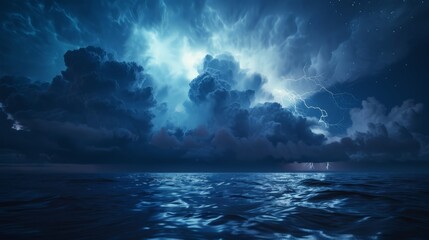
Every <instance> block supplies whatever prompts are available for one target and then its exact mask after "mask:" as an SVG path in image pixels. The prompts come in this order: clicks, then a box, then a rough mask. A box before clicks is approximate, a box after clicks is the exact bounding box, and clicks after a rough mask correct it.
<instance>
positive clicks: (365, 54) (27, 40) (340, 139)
mask: <svg viewBox="0 0 429 240" xmlns="http://www.w3.org/2000/svg"><path fill="white" fill-rule="evenodd" d="M88 4H89V6H88V5H85V6H83V5H82V4H80V3H76V2H74V1H63V0H56V1H37V0H36V1H28V2H25V3H19V2H11V1H9V2H4V3H2V4H1V5H2V7H1V8H0V20H1V25H0V33H1V34H0V49H1V52H2V54H1V63H0V76H3V77H2V78H1V80H0V103H1V111H0V112H1V115H0V123H1V128H0V130H1V132H2V135H4V136H8V138H7V139H5V138H3V139H2V140H1V148H2V149H7V151H11V152H15V153H19V154H21V153H22V154H25V155H30V156H32V157H33V158H34V156H41V155H43V156H44V157H47V158H58V159H65V158H67V159H77V158H80V159H91V158H92V157H94V156H96V157H94V159H110V160H112V161H117V159H119V158H121V159H123V158H127V159H132V161H141V162H144V163H147V162H151V163H152V164H158V163H157V161H161V162H163V161H166V162H169V161H170V162H177V161H176V160H181V161H183V162H194V161H203V162H204V161H219V160H220V159H222V161H229V160H231V161H236V160H239V161H240V160H246V159H253V160H256V161H261V162H269V163H279V162H283V161H314V162H315V161H335V160H373V159H376V160H378V159H382V160H387V159H412V158H414V159H423V158H424V157H425V156H429V155H428V153H429V148H428V146H429V145H428V138H427V136H426V135H425V134H424V133H423V131H421V129H420V127H421V121H420V120H419V116H420V115H421V113H422V111H423V105H422V104H420V103H415V102H413V101H411V100H407V101H404V103H403V104H402V105H400V106H396V107H393V108H392V109H391V110H389V111H388V109H387V107H385V106H384V104H382V103H380V102H378V101H377V100H375V98H368V99H367V100H365V101H363V102H362V107H359V108H354V109H352V110H351V111H350V118H348V116H347V119H346V120H345V122H347V121H348V120H351V126H343V127H342V131H340V133H333V132H330V130H331V129H330V126H332V125H330V124H329V123H325V122H323V121H324V120H326V119H327V116H328V112H327V111H326V110H325V109H323V108H321V107H320V106H321V105H322V104H321V103H319V102H317V101H309V100H312V99H311V98H312V97H313V96H314V95H315V94H316V93H319V92H321V91H322V92H324V93H326V94H327V95H329V96H330V97H332V99H333V101H334V104H335V106H338V104H337V102H336V96H338V95H335V91H334V90H333V89H334V87H336V86H338V85H339V84H345V83H351V82H353V81H356V80H358V79H361V78H363V77H365V76H369V75H373V74H376V73H377V72H378V71H380V70H382V69H384V68H386V67H387V66H389V65H391V64H392V63H395V62H396V61H398V60H399V59H401V58H402V57H403V56H405V55H406V54H407V53H408V50H409V48H410V46H411V45H413V44H414V43H415V42H418V41H421V39H422V38H424V37H425V36H426V37H427V36H429V35H428V34H427V33H428V32H429V31H426V30H427V26H426V25H424V24H423V23H424V22H425V21H421V19H423V18H424V16H425V13H426V11H425V10H427V7H426V5H420V3H416V2H409V1H406V2H404V1H391V2H389V3H383V4H381V3H373V2H365V3H364V2H361V3H352V4H350V3H347V2H344V1H341V2H336V1H334V2H329V3H328V2H315V1H304V2H299V3H298V2H295V1H270V3H269V4H267V3H266V1H262V0H261V1H259V0H255V1H250V2H248V1H245V2H242V1H210V0H208V1H186V2H183V1H167V0H165V1H151V0H148V1H134V0H127V1H119V0H118V1H104V0H96V1H91V2H90V3H88ZM304 6H305V7H304ZM391 39H395V41H392V40H391ZM86 46H100V47H101V48H98V47H86ZM103 49H105V50H103ZM63 53H65V55H64V56H63ZM142 66H143V67H144V69H143V67H142ZM59 73H60V74H59ZM15 76H24V77H15ZM51 79H52V80H51ZM419 101H420V100H419ZM310 103H311V104H310ZM387 104H389V103H387ZM302 108H304V111H303V110H302ZM338 108H340V107H339V106H338ZM306 110H309V111H315V112H316V115H314V116H316V118H314V116H313V117H308V116H306V115H305V113H306ZM342 110H344V109H342ZM345 111H347V110H345ZM317 114H319V115H317ZM319 118H320V119H319ZM328 120H329V119H328ZM3 133H4V134H3ZM124 156H126V157H124ZM130 161H131V160H130Z"/></svg>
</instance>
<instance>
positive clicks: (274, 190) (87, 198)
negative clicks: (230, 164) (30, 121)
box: [0, 173, 429, 239]
mask: <svg viewBox="0 0 429 240" xmlns="http://www.w3.org/2000/svg"><path fill="white" fill-rule="evenodd" d="M0 180H2V185H1V186H2V187H1V188H0V191H1V193H2V195H0V196H1V199H0V206H1V210H0V215H1V216H2V217H1V218H0V223H1V227H0V237H1V238H2V239H8V238H12V237H59V236H64V235H65V234H67V236H70V238H80V239H92V238H91V237H92V236H98V237H102V238H107V239H109V238H111V239H118V238H121V239H123V238H132V239H135V238H145V239H146V238H177V237H178V238H185V239H190V238H192V239H194V238H205V239H206V238H220V237H224V238H246V239H248V238H267V239H271V238H283V239H288V238H304V239H314V238H316V239H338V238H341V239H354V238H365V239H367V238H371V239H377V238H383V239H384V238H393V237H400V236H403V237H410V234H411V236H414V237H417V238H419V237H422V236H425V234H427V233H429V230H428V226H429V222H428V221H429V217H428V216H429V211H428V210H427V209H428V202H429V199H428V194H429V192H428V187H427V186H428V183H429V181H428V178H427V177H425V176H407V175H400V176H399V175H387V174H385V175H376V174H372V175H370V174H365V175H362V174H361V175H358V174H332V173H257V174H256V173H247V174H234V173H222V174H219V173H158V174H156V173H145V174H128V175H106V174H104V175H97V174H92V175H90V174H86V175H76V174H75V175H73V174H71V175H54V174H52V175H37V176H33V175H13V176H12V175H11V176H1V179H0ZM8 183H9V184H8ZM35 219H37V221H35ZM100 228H102V229H103V231H100Z"/></svg>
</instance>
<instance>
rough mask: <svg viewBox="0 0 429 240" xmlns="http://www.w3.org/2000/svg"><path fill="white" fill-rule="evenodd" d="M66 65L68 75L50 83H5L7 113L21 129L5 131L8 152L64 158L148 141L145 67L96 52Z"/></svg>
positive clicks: (71, 57) (70, 57)
mask: <svg viewBox="0 0 429 240" xmlns="http://www.w3.org/2000/svg"><path fill="white" fill-rule="evenodd" d="M64 61H65V65H66V66H67V68H66V70H65V71H62V73H61V75H58V76H56V77H55V78H54V79H53V80H52V81H51V82H50V83H43V82H33V81H31V80H30V79H27V78H15V77H8V76H5V77H3V78H2V79H1V82H0V89H1V91H0V101H1V102H2V110H3V113H4V114H8V115H9V120H10V121H12V122H13V121H14V122H15V124H19V125H20V129H16V130H18V131H12V130H10V129H8V128H6V129H4V130H5V131H6V132H7V135H8V136H9V138H8V139H3V143H2V145H3V147H5V148H10V149H14V148H17V149H15V150H17V151H23V150H24V151H31V152H32V153H34V154H37V153H46V154H55V153H60V155H61V156H60V157H64V155H67V154H69V155H75V154H77V155H79V154H81V153H82V152H88V153H92V152H97V151H100V152H110V151H116V150H118V149H120V148H122V147H124V146H125V145H127V144H129V143H131V142H137V143H138V142H142V143H144V142H146V138H147V137H148V134H149V133H150V129H151V126H152V123H151V119H152V113H151V112H150V108H152V107H153V106H154V104H155V100H154V98H153V95H152V88H151V87H150V86H147V84H146V78H145V74H144V73H143V68H142V67H141V66H138V65H137V64H135V63H128V62H118V61H115V60H114V59H113V58H112V56H111V55H109V54H107V53H106V52H105V51H104V50H102V49H101V48H95V47H87V48H81V49H78V50H73V51H68V52H66V54H65V55H64ZM9 125H10V124H9ZM32 142H34V144H33V143H32Z"/></svg>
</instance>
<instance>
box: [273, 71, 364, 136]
mask: <svg viewBox="0 0 429 240" xmlns="http://www.w3.org/2000/svg"><path fill="white" fill-rule="evenodd" d="M305 69H306V67H305V66H304V68H303V75H302V76H300V77H298V78H284V79H283V80H285V81H291V82H297V81H311V82H313V83H314V85H315V86H316V87H317V88H316V89H315V90H311V91H307V92H303V93H300V94H298V93H296V92H294V91H287V90H283V89H277V90H275V92H276V93H277V95H279V96H280V100H281V103H282V105H286V103H293V109H294V113H295V114H297V115H300V116H303V117H305V115H304V114H303V113H301V111H299V109H298V106H297V103H299V102H300V103H302V104H303V105H304V107H305V108H307V109H312V110H317V111H318V112H319V113H320V115H319V120H318V123H320V124H321V125H322V126H324V127H325V128H329V127H331V126H336V125H338V124H339V123H340V122H341V121H343V120H344V118H343V119H342V120H340V121H339V122H337V123H329V122H328V121H327V118H328V116H329V114H328V112H327V111H326V110H325V109H324V108H322V107H320V106H316V105H311V104H309V103H308V102H307V101H306V99H307V98H308V97H310V96H312V95H314V94H316V93H319V92H325V93H327V94H329V95H330V97H331V99H332V100H333V102H334V104H335V106H336V107H338V108H339V109H341V110H349V109H350V108H347V107H343V106H341V104H339V103H338V101H337V98H338V97H340V96H344V95H345V96H349V97H351V98H353V99H354V100H355V101H358V99H357V98H356V97H355V96H354V95H353V94H351V93H348V92H334V91H331V90H329V89H328V88H327V87H325V86H324V85H323V83H322V82H321V79H323V74H320V75H314V76H309V75H308V73H307V71H306V70H305ZM286 99H287V100H286Z"/></svg>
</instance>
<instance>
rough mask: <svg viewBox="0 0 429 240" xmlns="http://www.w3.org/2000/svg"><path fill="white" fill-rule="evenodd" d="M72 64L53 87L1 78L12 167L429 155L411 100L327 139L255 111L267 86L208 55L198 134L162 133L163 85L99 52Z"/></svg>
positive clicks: (194, 113) (195, 120)
mask: <svg viewBox="0 0 429 240" xmlns="http://www.w3.org/2000/svg"><path fill="white" fill-rule="evenodd" d="M64 63H65V66H66V69H65V70H64V71H62V72H61V73H60V74H59V75H57V76H56V77H55V78H53V79H52V80H51V81H46V82H38V81H33V80H31V79H28V78H19V77H12V76H5V77H3V78H1V80H0V102H1V104H2V111H1V112H0V123H1V124H0V133H1V136H5V137H2V138H1V140H0V148H1V149H2V150H1V151H2V156H4V158H7V157H10V158H12V159H31V160H43V161H46V160H49V161H59V162H61V161H62V162H122V163H128V162H135V163H143V164H153V165H157V164H164V163H170V164H180V163H181V162H183V163H184V164H185V163H186V164H189V163H194V162H198V163H204V164H206V163H216V162H223V163H231V164H242V163H246V162H247V163H250V162H251V163H255V162H257V163H261V164H264V163H267V164H278V163H282V162H290V161H311V162H331V161H346V160H380V161H382V160H410V159H412V160H415V159H420V158H425V156H427V154H426V152H427V141H428V140H427V137H426V136H423V135H421V134H418V132H419V131H418V116H419V113H420V112H421V111H422V109H423V106H422V105H421V104H417V103H414V102H413V101H411V100H408V101H405V102H404V103H403V104H402V105H401V106H397V107H394V108H392V109H391V110H390V111H388V109H386V107H385V106H384V105H383V104H381V103H379V102H378V101H377V100H376V99H374V98H369V99H367V100H365V101H363V102H362V107H361V108H356V109H352V110H351V111H350V117H351V119H352V126H351V127H350V128H349V129H348V132H347V135H346V136H336V137H332V136H328V135H323V134H318V133H315V132H316V131H314V129H315V128H317V127H320V126H319V123H318V122H317V121H315V120H314V119H312V118H307V117H304V116H300V115H297V114H296V113H294V112H292V111H291V110H290V109H288V108H284V107H282V105H280V104H279V103H276V102H266V103H263V104H256V105H253V104H252V102H253V99H254V97H255V96H256V95H258V94H261V93H263V92H264V90H263V89H262V83H263V81H264V79H263V77H261V76H260V75H257V74H253V75H246V74H243V70H242V69H240V67H239V64H238V62H237V61H236V60H235V59H234V58H233V57H232V56H230V55H220V56H210V55H207V56H206V57H205V58H204V60H203V62H202V65H201V66H202V67H201V69H200V73H199V75H198V76H197V77H196V78H194V79H193V80H192V81H191V82H190V83H189V85H188V86H187V88H188V99H187V100H186V102H185V103H184V104H183V106H184V110H183V111H185V112H186V113H187V116H189V117H188V119H186V121H192V124H190V125H189V126H192V127H183V126H177V125H175V124H174V122H166V123H165V125H164V126H161V127H159V128H154V127H153V126H154V125H155V124H156V123H155V121H157V118H158V116H160V115H162V114H163V113H165V111H166V109H168V108H169V107H171V106H169V105H168V104H166V103H165V102H162V101H159V100H158V99H157V97H156V95H155V94H154V91H153V89H154V88H156V87H157V86H156V76H150V75H149V74H147V73H146V72H145V70H144V69H143V67H142V66H139V65H138V64H136V63H134V62H120V61H117V60H115V59H114V58H113V56H112V55H111V54H109V53H107V52H106V51H104V50H103V49H101V48H96V47H86V48H80V49H77V50H70V51H67V52H66V53H65V55H64ZM243 79H245V80H243ZM243 82H246V83H248V84H247V85H243V84H242V83H243Z"/></svg>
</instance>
